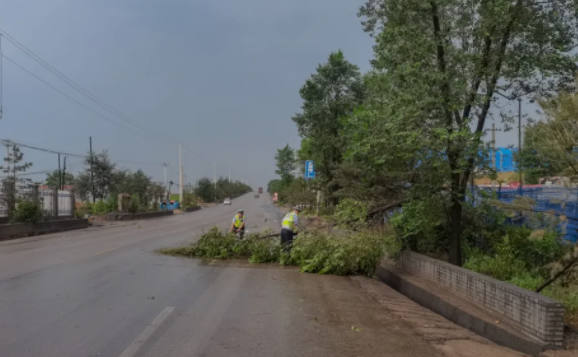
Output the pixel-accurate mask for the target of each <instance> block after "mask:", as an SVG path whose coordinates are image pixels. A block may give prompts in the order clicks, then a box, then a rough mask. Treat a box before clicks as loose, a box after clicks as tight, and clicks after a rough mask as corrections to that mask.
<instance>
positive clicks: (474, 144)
mask: <svg viewBox="0 0 578 357" xmlns="http://www.w3.org/2000/svg"><path fill="white" fill-rule="evenodd" d="M576 10H577V7H576V1H575V0H557V1H543V0H496V1H486V0H475V1H464V0H429V1H422V0H368V1H367V2H366V4H365V6H363V7H362V8H361V10H360V13H359V14H360V15H361V16H363V17H364V22H363V24H364V26H365V30H366V31H368V32H371V33H372V34H373V35H374V36H375V38H376V45H375V47H374V51H375V58H374V60H373V62H372V64H373V67H374V69H375V70H376V72H377V73H379V74H381V76H382V79H381V86H382V93H384V97H383V98H382V102H384V103H386V104H387V106H388V109H387V111H386V113H387V116H383V117H381V118H380V119H381V121H382V122H383V123H384V124H383V125H382V129H381V130H380V131H379V132H372V133H370V134H371V135H367V137H366V138H364V139H361V140H360V141H362V142H365V144H366V145H365V147H368V146H369V145H368V141H371V142H372V144H373V145H374V147H375V146H377V147H379V146H380V145H386V146H387V145H388V144H384V142H386V141H387V140H388V139H390V138H395V137H397V136H398V135H401V136H402V137H404V136H405V137H407V139H408V140H410V141H411V140H412V138H413V136H412V135H411V134H410V133H409V131H411V132H417V133H418V135H419V141H420V145H419V147H420V149H419V150H418V151H417V152H419V153H422V155H421V158H420V161H419V165H420V166H423V167H430V168H432V169H433V168H437V169H438V172H439V174H440V175H442V178H443V181H444V182H443V186H441V187H439V189H440V190H441V189H443V188H444V186H445V185H448V186H449V207H448V215H449V220H450V222H451V234H450V241H449V261H450V262H451V263H453V264H457V265H461V262H462V254H461V236H462V215H463V206H464V200H465V196H466V189H467V185H468V182H469V179H470V175H471V174H472V170H473V169H474V167H475V166H476V164H477V162H476V161H477V160H478V158H479V154H478V153H479V151H480V150H481V149H483V146H484V144H483V141H482V137H483V133H484V128H485V125H486V122H487V120H488V118H490V114H491V113H492V114H493V115H494V116H495V117H499V118H501V119H502V120H504V121H506V122H509V121H511V120H512V119H513V117H512V114H511V113H510V111H509V108H508V107H502V106H498V105H497V104H498V100H501V101H503V102H507V101H515V100H516V99H518V98H522V97H523V96H526V95H531V96H537V95H539V96H549V95H551V94H553V93H555V92H557V91H560V90H564V89H573V87H574V82H573V78H574V76H575V73H576V56H575V55H574V54H573V53H572V50H573V49H574V48H575V47H576V45H577V41H578V26H577V25H578V21H577V16H576V14H577V11H576ZM378 117H379V115H378ZM386 123H387V124H386ZM378 127H379V125H378ZM404 127H405V128H407V129H404ZM390 129H391V130H390ZM415 146H416V145H410V147H415ZM384 154H391V152H389V153H384ZM440 158H441V159H443V161H442V162H443V163H444V164H443V165H440ZM416 187H419V186H416ZM429 192H430V193H432V194H438V190H436V189H434V190H430V191H429ZM427 193H428V192H427V191H424V192H422V194H427Z"/></svg>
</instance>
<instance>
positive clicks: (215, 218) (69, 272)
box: [0, 194, 438, 357]
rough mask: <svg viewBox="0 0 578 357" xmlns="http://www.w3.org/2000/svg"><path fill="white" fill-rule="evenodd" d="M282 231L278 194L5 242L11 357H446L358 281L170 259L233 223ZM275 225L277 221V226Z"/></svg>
mask: <svg viewBox="0 0 578 357" xmlns="http://www.w3.org/2000/svg"><path fill="white" fill-rule="evenodd" d="M240 207H242V208H244V209H245V213H246V216H247V219H248V230H249V231H251V230H255V228H254V226H255V225H258V226H260V227H262V226H264V225H270V226H271V227H276V228H277V229H278V227H279V222H275V220H278V219H279V215H280V213H279V212H278V210H277V209H276V208H274V207H272V206H270V205H269V203H268V198H267V197H266V195H261V197H260V198H258V199H257V198H253V195H252V194H251V195H245V196H243V197H239V198H237V199H235V200H233V204H232V205H231V206H223V205H220V206H217V207H213V208H209V209H206V210H202V211H198V212H194V213H189V214H182V215H175V216H172V217H169V218H162V219H156V220H149V221H140V222H134V223H130V224H126V225H121V226H112V227H101V228H89V229H86V230H82V231H73V232H67V233H63V234H56V235H46V236H40V237H37V238H27V239H20V240H14V241H8V242H3V243H0V356H2V357H35V356H39V357H40V356H42V357H64V356H73V357H95V356H110V357H119V356H120V357H133V356H140V357H144V356H147V357H162V356H174V357H183V356H199V357H200V356H207V357H213V356H215V357H219V356H268V357H269V356H276V357H277V356H279V357H280V356H319V357H323V356H352V357H359V356H396V357H404V356H436V355H438V353H437V352H436V351H435V350H434V349H433V347H432V346H431V345H429V344H428V343H426V342H425V341H424V340H423V339H421V338H420V337H419V336H417V335H416V334H415V332H414V331H413V330H412V329H411V328H410V327H408V326H407V325H405V324H404V323H403V322H402V321H400V320H399V319H396V318H395V317H394V316H393V315H391V314H389V313H387V312H386V311H385V310H384V309H383V308H382V307H381V305H379V304H378V303H376V302H375V301H374V300H372V299H371V298H370V297H369V296H367V295H366V294H365V293H364V292H362V291H360V289H359V288H358V285H356V283H354V282H353V281H352V280H351V279H349V278H347V277H336V276H320V275H314V274H302V273H300V272H299V271H298V270H297V269H295V268H286V267H280V266H278V265H251V264H249V263H247V262H245V261H212V260H211V261H204V260H193V259H185V258H176V257H168V256H163V255H159V254H157V253H155V250H156V249H157V248H161V247H166V246H173V245H178V244H181V243H183V242H186V241H189V240H191V239H193V237H194V236H195V235H197V234H199V233H201V232H202V231H203V230H204V229H208V228H210V227H211V226H213V225H218V226H220V227H223V228H224V227H226V226H228V225H229V224H230V221H231V219H232V217H233V215H234V213H235V212H236V210H237V209H238V208H240ZM265 218H267V223H264V222H265Z"/></svg>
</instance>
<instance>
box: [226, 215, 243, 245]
mask: <svg viewBox="0 0 578 357" xmlns="http://www.w3.org/2000/svg"><path fill="white" fill-rule="evenodd" d="M229 232H234V233H237V232H238V233H239V235H240V236H241V239H242V238H243V235H244V234H245V216H244V215H243V210H242V209H240V210H238V211H237V214H236V215H235V217H233V222H232V223H231V229H229Z"/></svg>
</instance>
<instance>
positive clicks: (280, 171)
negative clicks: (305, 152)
mask: <svg viewBox="0 0 578 357" xmlns="http://www.w3.org/2000/svg"><path fill="white" fill-rule="evenodd" d="M275 162H276V164H277V170H275V173H276V174H277V175H279V176H280V177H281V181H282V182H283V184H284V185H289V184H290V183H291V182H292V181H293V178H294V177H295V176H294V171H295V168H296V162H295V151H294V150H293V149H292V148H291V147H290V146H289V144H287V145H285V147H284V148H283V149H277V155H275Z"/></svg>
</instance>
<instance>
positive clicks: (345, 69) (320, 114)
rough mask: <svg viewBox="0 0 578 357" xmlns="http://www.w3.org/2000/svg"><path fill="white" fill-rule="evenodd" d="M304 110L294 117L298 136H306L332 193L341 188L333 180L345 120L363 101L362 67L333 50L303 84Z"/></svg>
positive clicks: (340, 158) (309, 148)
mask: <svg viewBox="0 0 578 357" xmlns="http://www.w3.org/2000/svg"><path fill="white" fill-rule="evenodd" d="M299 93H300V94H301V98H302V99H303V105H302V106H301V109H302V112H301V113H298V114H296V115H295V116H294V117H293V121H294V122H295V123H296V124H297V128H298V130H299V135H301V137H302V138H304V139H307V141H306V144H307V153H308V154H309V155H311V156H312V157H313V158H315V159H316V162H315V165H316V171H317V172H318V173H319V176H320V177H319V180H320V181H322V182H323V183H325V185H326V187H327V190H328V191H329V192H328V193H329V195H330V196H331V195H332V194H333V192H334V191H335V190H336V189H337V188H338V187H337V186H336V185H335V184H334V183H333V182H332V181H333V178H334V175H333V170H335V169H336V168H337V167H338V166H339V164H340V163H341V161H342V158H343V151H344V147H345V145H344V141H343V138H342V136H341V135H340V131H341V130H342V128H343V123H342V119H343V118H344V117H346V116H348V115H350V114H351V113H352V112H353V110H354V109H355V108H356V107H357V106H358V105H359V104H360V103H361V102H362V100H363V96H364V86H363V81H362V79H361V73H360V72H359V68H358V67H357V66H356V65H354V64H352V63H350V62H349V61H347V60H346V59H345V56H344V55H343V52H342V51H337V52H334V53H331V54H330V55H329V58H328V60H327V63H324V64H321V65H319V66H317V70H316V73H314V74H313V75H312V76H311V77H310V78H309V79H308V80H307V81H306V82H305V84H304V85H303V87H301V90H300V92H299Z"/></svg>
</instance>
